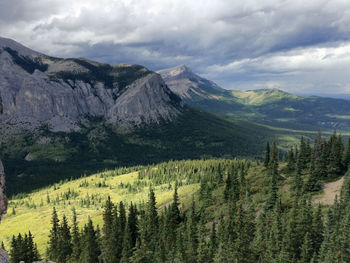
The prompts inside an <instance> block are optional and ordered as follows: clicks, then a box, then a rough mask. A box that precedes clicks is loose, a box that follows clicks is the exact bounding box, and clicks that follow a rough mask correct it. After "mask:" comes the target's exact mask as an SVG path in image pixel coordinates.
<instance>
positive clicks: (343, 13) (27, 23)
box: [0, 0, 350, 94]
mask: <svg viewBox="0 0 350 263" xmlns="http://www.w3.org/2000/svg"><path fill="white" fill-rule="evenodd" d="M0 36H3V37H9V38H13V39H15V40H17V41H19V42H21V43H23V44H25V45H26V46H29V47H31V48H32V49H35V50H37V51H40V52H43V53H46V54H49V55H53V56H58V57H77V56H79V57H86V58H90V59H93V60H97V61H99V62H105V63H110V64H119V63H129V64H141V65H144V66H146V67H148V68H149V69H151V70H158V69H163V68H167V67H174V66H177V65H180V64H185V65H187V66H189V67H190V68H192V70H193V71H194V72H196V73H198V74H200V75H202V76H204V77H206V78H209V79H211V80H214V81H215V82H217V83H218V84H219V85H221V86H222V87H224V88H228V89H257V88H280V89H283V90H286V91H290V92H295V93H299V94H300V93H308V94H320V93H333V94H341V93H349V94H350V2H349V0H328V1H327V0H307V1H306V0H302V1H301V0H280V1H279V0H264V1H262V0H241V1H238V0H211V1H209V0H201V1H194V0H192V1H191V0H74V1H73V0H0Z"/></svg>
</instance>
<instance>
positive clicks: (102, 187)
mask: <svg viewBox="0 0 350 263" xmlns="http://www.w3.org/2000/svg"><path fill="white" fill-rule="evenodd" d="M237 164H243V165H246V166H247V167H249V170H248V173H247V176H246V179H247V181H248V182H249V184H250V185H251V191H252V194H253V200H254V203H255V204H256V205H259V204H262V203H263V202H264V201H265V200H266V198H267V196H266V195H267V192H268V181H269V177H268V176H266V171H265V169H264V167H263V166H262V165H259V164H257V163H255V162H250V161H236V160H224V159H221V160H206V161H179V162H169V163H161V164H158V165H154V166H150V167H142V166H138V167H132V168H122V169H118V170H109V171H105V172H101V173H97V174H94V175H91V176H88V177H85V178H81V179H77V180H72V181H64V182H63V181H62V182H60V183H58V184H55V185H53V186H50V187H46V188H43V189H40V190H39V191H36V192H33V193H31V194H18V195H17V196H14V197H13V198H12V199H11V200H9V208H8V213H7V214H6V215H5V216H4V219H3V221H2V223H1V225H0V233H1V237H0V242H1V241H3V242H4V243H5V245H6V246H8V245H9V242H10V240H11V237H12V235H17V234H18V233H25V232H28V231H31V232H32V234H33V235H34V237H35V241H36V242H37V244H38V248H39V251H40V252H41V254H44V252H45V248H46V245H47V241H48V235H49V230H50V219H51V214H52V209H53V207H55V208H56V210H57V211H58V214H59V216H60V217H61V216H62V215H63V214H65V215H66V216H67V217H68V218H69V219H70V218H71V215H72V209H73V207H74V208H75V209H76V212H77V215H78V221H79V224H80V226H83V225H84V224H85V223H86V222H87V220H88V217H89V216H90V217H91V218H92V219H93V222H94V223H95V224H99V225H100V226H101V225H102V211H103V205H104V203H105V201H106V199H107V197H108V196H110V197H111V200H112V201H113V202H114V203H118V202H120V201H123V203H124V204H129V203H130V202H133V203H134V204H136V205H137V206H139V207H140V206H142V205H143V204H144V202H146V201H147V199H148V192H149V187H150V186H151V185H152V187H153V188H154V190H155V194H156V199H157V206H158V207H159V209H162V208H164V207H165V206H167V205H168V204H169V203H170V202H171V200H172V197H173V196H172V195H173V190H174V188H173V187H174V184H175V180H176V181H177V182H178V185H179V188H178V193H179V198H180V202H181V204H182V206H183V207H186V206H188V204H190V203H191V200H192V199H193V197H194V198H195V199H197V198H198V197H199V192H198V191H199V189H200V182H201V180H202V179H203V178H204V177H205V176H208V175H209V174H210V173H211V171H212V168H211V167H218V165H219V166H221V167H222V168H223V170H224V171H226V169H228V167H231V166H232V165H237ZM158 170H161V171H165V172H164V174H158V173H157V171H158ZM147 171H148V173H147ZM145 174H147V175H145ZM214 192H215V194H214V195H213V197H215V196H216V197H215V198H217V200H215V199H213V200H212V201H211V204H212V208H210V210H211V211H212V212H213V213H214V214H216V215H217V216H219V214H220V213H221V212H224V213H226V212H227V211H226V210H227V208H226V207H225V206H224V204H222V201H221V198H222V195H223V188H222V187H219V188H217V189H215V190H214ZM282 194H283V193H282ZM225 211H226V212H225Z"/></svg>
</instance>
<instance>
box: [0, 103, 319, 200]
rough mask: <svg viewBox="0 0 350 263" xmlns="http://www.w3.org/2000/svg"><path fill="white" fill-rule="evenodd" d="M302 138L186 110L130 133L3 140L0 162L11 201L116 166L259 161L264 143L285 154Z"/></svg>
mask: <svg viewBox="0 0 350 263" xmlns="http://www.w3.org/2000/svg"><path fill="white" fill-rule="evenodd" d="M302 134H304V133H296V132H294V131H289V130H277V129H271V128H269V127H266V126H262V125H256V124H252V123H250V122H246V121H241V120H233V119H223V118H220V117H217V116H214V115H211V114H207V113H205V112H201V111H198V110H193V109H185V110H184V113H183V114H182V115H181V116H179V118H178V119H177V120H174V121H173V122H171V123H169V122H163V123H160V124H158V125H156V126H155V127H138V128H136V129H134V130H133V131H130V132H120V131H118V130H116V129H115V127H113V126H110V125H107V124H104V123H103V122H102V121H101V120H91V122H90V123H89V125H86V126H83V127H82V130H81V131H80V132H72V133H63V132H59V133H54V132H51V131H49V130H48V129H47V128H45V127H43V128H42V129H40V130H38V131H36V132H35V133H28V134H21V135H17V136H13V137H7V136H3V137H1V138H0V158H1V160H2V161H3V162H4V165H5V167H6V174H7V190H8V194H9V195H12V194H17V193H23V192H29V191H32V190H35V189H38V188H40V187H45V186H47V185H50V184H53V183H58V182H59V181H61V180H65V179H70V178H79V177H81V176H83V175H89V174H92V173H96V172H98V171H102V170H104V169H113V168H115V167H119V166H132V165H138V164H151V163H158V162H162V161H168V160H174V159H175V160H181V159H206V158H210V157H215V158H219V157H229V158H232V157H242V158H243V157H247V158H250V159H254V158H260V159H262V158H263V153H264V147H265V143H264V142H265V141H267V140H269V141H273V140H279V138H280V139H281V144H282V145H281V146H283V147H284V148H286V149H287V148H288V147H287V146H288V145H291V144H294V143H296V141H297V139H296V138H297V137H296V136H298V137H299V136H300V135H302ZM305 135H308V134H305ZM310 135H311V136H313V134H312V133H310V134H309V135H308V136H310Z"/></svg>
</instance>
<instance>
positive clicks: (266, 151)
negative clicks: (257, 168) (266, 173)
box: [264, 142, 270, 168]
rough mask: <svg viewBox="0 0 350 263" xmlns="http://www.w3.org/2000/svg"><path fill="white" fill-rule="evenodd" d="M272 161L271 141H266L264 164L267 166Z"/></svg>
mask: <svg viewBox="0 0 350 263" xmlns="http://www.w3.org/2000/svg"><path fill="white" fill-rule="evenodd" d="M269 163H270V143H269V142H266V150H265V160H264V166H265V167H266V168H267V167H268V166H269Z"/></svg>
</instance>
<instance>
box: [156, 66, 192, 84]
mask: <svg viewBox="0 0 350 263" xmlns="http://www.w3.org/2000/svg"><path fill="white" fill-rule="evenodd" d="M158 73H159V74H161V75H162V78H163V79H164V80H165V81H169V80H174V79H183V78H198V76H197V75H195V74H194V73H193V72H192V70H191V69H190V68H188V67H187V66H185V65H179V66H177V67H174V68H169V69H163V70H159V71H158Z"/></svg>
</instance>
